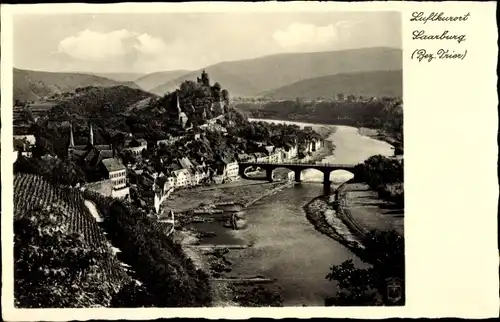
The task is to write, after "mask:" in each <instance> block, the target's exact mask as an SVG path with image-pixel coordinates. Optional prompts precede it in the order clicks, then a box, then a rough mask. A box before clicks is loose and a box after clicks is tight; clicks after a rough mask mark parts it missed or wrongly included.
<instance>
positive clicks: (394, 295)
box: [386, 277, 403, 304]
mask: <svg viewBox="0 0 500 322" xmlns="http://www.w3.org/2000/svg"><path fill="white" fill-rule="evenodd" d="M386 283H387V284H386V285H387V296H386V297H387V300H388V301H389V302H390V303H391V304H395V303H397V302H398V301H399V300H401V298H402V297H403V289H402V287H401V285H402V282H401V279H399V278H397V277H393V278H388V279H387V280H386Z"/></svg>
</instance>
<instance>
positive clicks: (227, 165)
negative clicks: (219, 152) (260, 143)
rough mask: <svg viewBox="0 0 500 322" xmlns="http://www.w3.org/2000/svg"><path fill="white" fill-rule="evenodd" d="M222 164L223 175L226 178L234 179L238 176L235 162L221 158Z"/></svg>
mask: <svg viewBox="0 0 500 322" xmlns="http://www.w3.org/2000/svg"><path fill="white" fill-rule="evenodd" d="M222 162H223V163H224V172H223V173H224V176H225V177H226V178H235V177H237V176H238V174H239V169H240V168H239V166H238V162H237V161H234V160H230V159H227V158H222Z"/></svg>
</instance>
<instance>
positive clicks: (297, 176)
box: [295, 169, 302, 182]
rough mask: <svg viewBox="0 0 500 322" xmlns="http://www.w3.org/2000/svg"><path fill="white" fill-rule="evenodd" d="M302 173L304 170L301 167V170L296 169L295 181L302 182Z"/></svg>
mask: <svg viewBox="0 0 500 322" xmlns="http://www.w3.org/2000/svg"><path fill="white" fill-rule="evenodd" d="M301 173H302V170H300V169H299V170H295V182H301V181H302V179H301V177H300V175H301Z"/></svg>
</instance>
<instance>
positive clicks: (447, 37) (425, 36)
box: [413, 30, 466, 43]
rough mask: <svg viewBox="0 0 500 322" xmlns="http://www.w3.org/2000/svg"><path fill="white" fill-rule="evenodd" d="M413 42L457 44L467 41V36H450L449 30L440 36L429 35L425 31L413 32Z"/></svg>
mask: <svg viewBox="0 0 500 322" xmlns="http://www.w3.org/2000/svg"><path fill="white" fill-rule="evenodd" d="M413 40H454V41H456V42H457V43H461V42H463V41H465V40H466V39H465V35H464V34H462V35H457V34H450V32H449V31H448V30H445V31H443V32H442V33H441V34H439V35H429V34H427V33H426V31H425V30H415V31H413Z"/></svg>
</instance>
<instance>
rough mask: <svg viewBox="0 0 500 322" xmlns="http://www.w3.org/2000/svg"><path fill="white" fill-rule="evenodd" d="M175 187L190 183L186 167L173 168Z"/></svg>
mask: <svg viewBox="0 0 500 322" xmlns="http://www.w3.org/2000/svg"><path fill="white" fill-rule="evenodd" d="M173 175H174V178H175V187H176V188H182V187H186V186H188V185H190V184H191V176H190V174H189V171H188V170H186V169H179V170H174V171H173Z"/></svg>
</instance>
